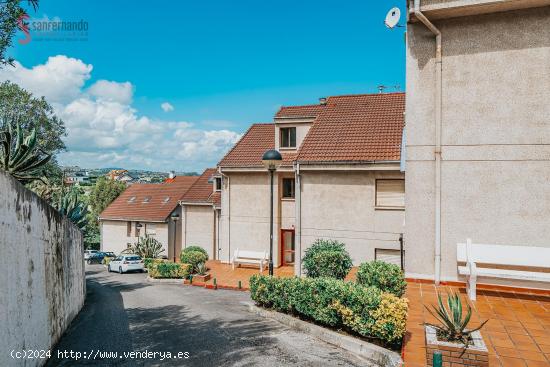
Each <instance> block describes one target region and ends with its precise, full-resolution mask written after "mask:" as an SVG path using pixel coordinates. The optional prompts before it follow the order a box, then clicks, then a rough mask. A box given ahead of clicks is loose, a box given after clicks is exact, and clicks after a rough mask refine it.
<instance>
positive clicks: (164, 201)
mask: <svg viewBox="0 0 550 367" xmlns="http://www.w3.org/2000/svg"><path fill="white" fill-rule="evenodd" d="M169 201H170V196H167V197H165V198H164V199H163V200H162V203H163V204H166V203H167V202H169Z"/></svg>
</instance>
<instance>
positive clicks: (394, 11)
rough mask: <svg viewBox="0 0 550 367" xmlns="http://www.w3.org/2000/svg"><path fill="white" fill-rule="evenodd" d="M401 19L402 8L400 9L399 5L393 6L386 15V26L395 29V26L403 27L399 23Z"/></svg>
mask: <svg viewBox="0 0 550 367" xmlns="http://www.w3.org/2000/svg"><path fill="white" fill-rule="evenodd" d="M399 19H401V10H399V8H398V7H394V8H391V9H390V11H389V12H388V15H386V20H385V21H384V24H385V25H386V27H388V28H390V29H393V28H395V27H401V26H400V25H399V24H398V23H399Z"/></svg>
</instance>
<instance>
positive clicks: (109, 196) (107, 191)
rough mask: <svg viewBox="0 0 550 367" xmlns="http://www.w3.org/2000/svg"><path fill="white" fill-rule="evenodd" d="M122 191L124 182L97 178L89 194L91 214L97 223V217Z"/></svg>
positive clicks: (124, 187) (124, 188)
mask: <svg viewBox="0 0 550 367" xmlns="http://www.w3.org/2000/svg"><path fill="white" fill-rule="evenodd" d="M124 190H126V184H124V182H120V181H115V180H111V179H109V178H107V177H99V178H98V179H97V181H96V184H95V186H94V187H93V188H92V191H91V192H90V201H89V203H90V207H91V214H92V215H93V216H94V218H95V221H96V222H97V217H98V216H99V214H101V212H102V211H104V210H105V208H107V207H108V206H109V204H111V203H112V202H113V200H115V199H116V198H117V197H118V196H119V195H120V194H121V193H122V192H123V191H124Z"/></svg>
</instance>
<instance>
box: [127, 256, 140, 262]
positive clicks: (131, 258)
mask: <svg viewBox="0 0 550 367" xmlns="http://www.w3.org/2000/svg"><path fill="white" fill-rule="evenodd" d="M126 260H130V261H133V260H141V257H139V256H126Z"/></svg>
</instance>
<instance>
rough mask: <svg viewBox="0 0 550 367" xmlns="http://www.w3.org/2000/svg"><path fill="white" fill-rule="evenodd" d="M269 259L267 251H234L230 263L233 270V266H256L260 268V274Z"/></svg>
mask: <svg viewBox="0 0 550 367" xmlns="http://www.w3.org/2000/svg"><path fill="white" fill-rule="evenodd" d="M268 259H269V257H268V255H267V251H243V250H239V249H236V250H235V254H234V255H233V259H232V260H231V263H232V264H233V270H235V265H237V266H238V265H240V264H252V265H256V264H258V265H259V266H260V273H261V272H262V271H263V270H264V265H265V264H266V263H267V260H268Z"/></svg>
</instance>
